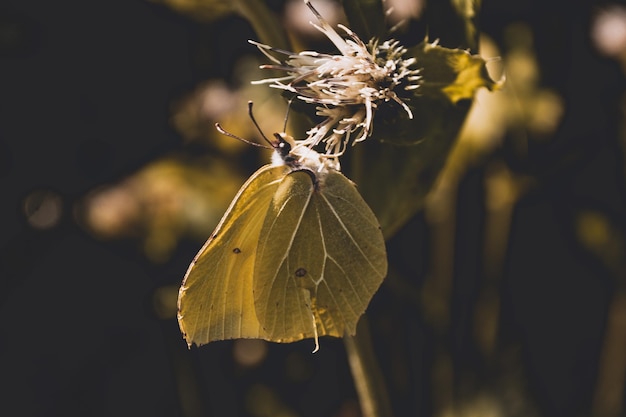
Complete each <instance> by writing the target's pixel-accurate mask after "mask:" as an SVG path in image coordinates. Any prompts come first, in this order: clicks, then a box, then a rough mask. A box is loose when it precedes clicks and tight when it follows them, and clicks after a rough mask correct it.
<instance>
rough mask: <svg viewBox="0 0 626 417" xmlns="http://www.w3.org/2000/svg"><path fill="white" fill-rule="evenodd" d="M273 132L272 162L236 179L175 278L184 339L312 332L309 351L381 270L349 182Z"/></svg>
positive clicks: (380, 250)
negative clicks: (231, 194) (215, 221)
mask: <svg viewBox="0 0 626 417" xmlns="http://www.w3.org/2000/svg"><path fill="white" fill-rule="evenodd" d="M253 121H254V119H253ZM255 124H256V122H255ZM257 126H258V125H257ZM218 128H219V126H218ZM222 133H225V132H222ZM274 136H275V140H276V141H275V142H270V143H272V146H273V148H274V149H275V151H274V157H273V163H272V164H269V165H265V166H263V167H262V168H261V169H259V170H258V171H256V172H255V173H254V174H253V175H252V176H251V177H250V178H249V179H248V181H247V182H246V183H245V184H244V185H243V187H241V189H240V190H239V192H238V193H237V195H236V196H235V199H234V200H233V201H232V203H231V205H230V207H229V208H228V210H227V211H226V214H225V215H224V217H223V218H222V220H221V221H220V223H219V225H218V226H217V228H216V229H215V231H214V232H213V234H212V235H211V236H210V237H209V239H208V240H207V242H206V243H205V244H204V246H203V247H202V249H200V251H199V252H198V254H197V255H196V257H195V258H194V260H193V262H192V263H191V265H190V266H189V269H188V270H187V273H186V275H185V278H184V281H183V283H182V286H181V287H180V290H179V294H178V323H179V326H180V329H181V331H182V333H183V335H184V337H185V339H186V341H187V344H188V345H189V346H190V347H191V345H192V344H194V343H195V344H196V345H198V346H200V345H203V344H206V343H209V342H212V341H215V340H225V339H236V338H258V339H265V340H268V341H272V342H294V341H297V340H301V339H305V338H314V339H315V351H316V350H317V349H318V348H319V343H318V337H319V336H324V335H328V336H336V337H342V336H343V335H344V334H354V333H355V331H356V324H357V321H358V320H359V318H360V316H361V315H362V314H363V313H364V312H365V309H366V308H367V305H368V304H369V302H370V300H371V298H372V296H373V295H374V293H375V292H376V291H377V289H378V287H379V286H380V285H381V283H382V281H383V279H384V278H385V276H386V274H387V255H386V250H385V241H384V239H383V235H382V232H381V230H380V226H379V224H378V221H377V219H376V217H375V216H374V213H373V212H372V211H371V209H370V208H369V207H368V205H367V204H366V203H365V201H364V200H363V198H362V197H361V195H360V194H359V193H358V191H357V189H356V187H355V185H354V184H353V183H352V182H351V181H350V180H349V179H347V178H346V177H345V176H343V175H342V174H341V173H340V172H339V171H337V170H335V169H334V168H333V165H332V163H331V162H330V161H329V160H328V159H325V158H323V157H322V156H321V155H319V154H318V153H317V152H315V151H313V150H311V149H309V148H308V147H298V145H296V143H295V141H294V140H293V139H292V138H291V137H289V136H287V135H284V134H278V133H277V134H275V135H274ZM266 140H267V139H266ZM268 142H269V140H268Z"/></svg>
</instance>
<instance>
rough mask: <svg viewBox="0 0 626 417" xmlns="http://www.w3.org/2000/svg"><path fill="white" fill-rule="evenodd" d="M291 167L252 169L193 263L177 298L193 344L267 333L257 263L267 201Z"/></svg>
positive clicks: (181, 319) (183, 327)
mask: <svg viewBox="0 0 626 417" xmlns="http://www.w3.org/2000/svg"><path fill="white" fill-rule="evenodd" d="M288 171H289V169H288V168H287V167H285V166H270V165H266V166H264V167H262V168H261V169H259V170H258V171H257V172H256V173H254V174H253V175H252V177H250V179H249V180H248V181H247V182H246V183H245V184H244V185H243V186H242V188H241V189H240V190H239V192H238V193H237V196H236V197H235V199H234V200H233V202H232V203H231V206H230V207H229V208H228V210H227V212H226V214H225V215H224V217H223V218H222V220H221V221H220V224H219V225H218V226H217V228H216V229H215V232H213V234H212V235H211V237H210V238H209V240H208V241H207V242H206V243H205V245H204V246H203V247H202V249H201V250H200V252H198V254H197V255H196V258H195V259H194V261H193V262H192V264H191V265H190V266H189V269H188V270H187V273H186V275H185V278H184V281H183V285H182V286H181V289H180V291H179V298H178V311H179V313H178V315H179V318H178V321H179V325H180V328H181V330H182V332H183V334H184V335H185V339H186V340H187V343H188V344H189V345H191V344H192V343H195V344H196V345H202V344H206V343H209V342H211V341H214V340H224V339H234V338H259V337H260V338H266V337H265V335H264V332H263V330H262V329H261V327H260V325H259V322H258V320H257V317H256V314H255V312H254V302H253V292H252V280H253V273H254V263H255V258H256V249H257V243H258V240H259V235H260V232H261V227H262V225H263V222H264V219H265V214H266V211H267V206H268V205H269V203H270V201H271V200H272V197H273V196H274V194H275V191H276V189H277V187H278V185H279V183H280V180H281V179H282V178H283V177H284V176H285V174H286V172H288Z"/></svg>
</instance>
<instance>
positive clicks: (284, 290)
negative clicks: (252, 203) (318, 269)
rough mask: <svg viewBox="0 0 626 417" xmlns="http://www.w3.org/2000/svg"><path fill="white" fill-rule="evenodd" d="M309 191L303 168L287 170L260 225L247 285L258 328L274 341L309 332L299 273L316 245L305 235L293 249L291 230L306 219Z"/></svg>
mask: <svg viewBox="0 0 626 417" xmlns="http://www.w3.org/2000/svg"><path fill="white" fill-rule="evenodd" d="M313 195H314V184H313V181H312V178H311V176H310V175H309V174H308V173H307V172H305V171H297V172H293V173H291V174H289V175H287V176H286V177H285V178H284V179H283V181H282V182H281V184H280V185H279V186H278V188H277V189H276V193H275V194H274V198H273V199H272V202H271V203H270V205H269V208H268V215H267V216H266V218H265V223H264V224H263V228H262V229H261V237H260V240H259V247H258V251H257V262H256V265H255V272H254V275H255V280H254V285H253V287H254V299H255V308H256V313H257V317H258V318H259V321H260V322H261V325H262V327H263V328H264V331H266V332H267V333H268V334H269V335H270V336H271V339H272V340H274V341H285V342H289V341H295V340H300V339H303V338H306V337H313V336H314V325H313V318H312V313H311V308H310V304H311V297H310V290H309V289H308V288H307V286H306V281H305V280H303V278H302V277H301V275H302V273H303V271H304V270H305V269H306V268H308V271H309V273H310V271H311V270H313V268H314V264H315V258H316V257H318V255H317V254H318V253H319V251H320V249H321V248H320V246H319V242H316V241H315V239H310V240H307V241H305V242H303V243H304V245H300V244H299V243H298V247H297V250H293V248H294V239H295V237H296V234H297V233H298V232H299V230H300V228H306V227H307V225H308V223H307V221H308V219H307V218H306V217H305V213H306V211H307V209H308V208H309V206H310V202H311V199H312V198H313ZM303 258H304V259H303ZM299 268H300V269H299Z"/></svg>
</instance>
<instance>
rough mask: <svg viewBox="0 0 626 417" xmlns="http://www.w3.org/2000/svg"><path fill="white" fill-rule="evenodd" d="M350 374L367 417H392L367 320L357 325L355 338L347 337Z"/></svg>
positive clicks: (362, 320)
mask: <svg viewBox="0 0 626 417" xmlns="http://www.w3.org/2000/svg"><path fill="white" fill-rule="evenodd" d="M343 341H344V345H345V346H346V352H347V354H348V361H349V363H350V370H351V371H352V378H353V379H354V386H355V387H356V391H357V394H358V396H359V403H360V404H361V412H362V413H363V417H392V415H393V414H392V410H391V404H390V403H389V396H388V395H387V388H386V387H385V382H384V378H383V375H382V373H381V372H380V368H379V367H378V363H377V362H376V357H375V356H374V350H373V348H372V340H371V336H370V331H369V325H368V323H367V319H366V317H362V318H361V320H360V321H359V324H358V325H357V332H356V335H355V336H349V335H347V336H344V338H343Z"/></svg>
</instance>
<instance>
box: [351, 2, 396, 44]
mask: <svg viewBox="0 0 626 417" xmlns="http://www.w3.org/2000/svg"><path fill="white" fill-rule="evenodd" d="M342 4H343V9H344V12H345V13H346V17H347V18H348V22H349V27H350V29H351V30H352V31H353V32H354V33H356V34H357V35H359V38H361V39H364V40H366V42H367V40H369V39H372V38H377V39H380V38H382V37H383V36H384V35H385V33H386V30H387V27H386V25H385V19H384V15H385V14H384V12H383V5H382V2H381V1H380V0H342Z"/></svg>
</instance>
